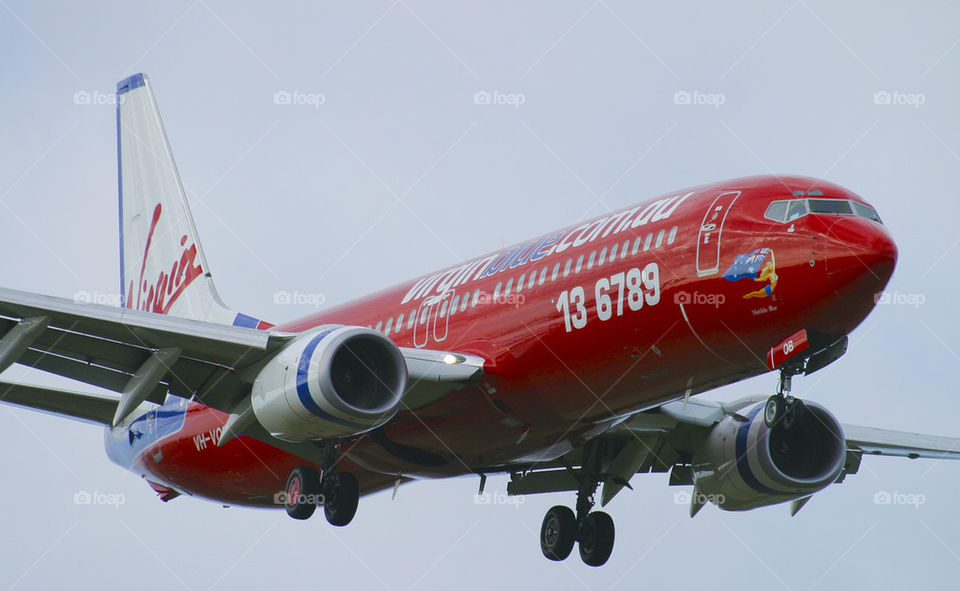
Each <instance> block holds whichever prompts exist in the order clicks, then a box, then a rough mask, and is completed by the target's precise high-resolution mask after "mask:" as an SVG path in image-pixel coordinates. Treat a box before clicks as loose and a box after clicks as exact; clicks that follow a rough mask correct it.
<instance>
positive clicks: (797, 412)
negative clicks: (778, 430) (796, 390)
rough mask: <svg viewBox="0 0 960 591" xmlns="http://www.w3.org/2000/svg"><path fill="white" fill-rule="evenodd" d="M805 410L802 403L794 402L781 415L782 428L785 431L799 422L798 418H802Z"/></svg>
mask: <svg viewBox="0 0 960 591" xmlns="http://www.w3.org/2000/svg"><path fill="white" fill-rule="evenodd" d="M805 411H806V409H805V408H804V406H803V402H801V401H799V400H794V401H793V404H791V405H790V406H789V407H787V410H786V412H785V413H784V415H783V426H784V428H786V429H790V428H792V427H793V426H794V425H796V424H797V422H798V421H799V420H800V417H802V416H803V413H804V412H805Z"/></svg>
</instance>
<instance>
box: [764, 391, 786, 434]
mask: <svg viewBox="0 0 960 591" xmlns="http://www.w3.org/2000/svg"><path fill="white" fill-rule="evenodd" d="M786 406H787V401H786V400H784V399H783V396H780V395H773V396H771V397H770V398H767V402H766V404H764V405H763V424H764V425H766V426H767V428H770V429H772V428H773V426H774V425H776V424H777V423H779V422H780V419H782V418H783V414H784V412H785V411H786Z"/></svg>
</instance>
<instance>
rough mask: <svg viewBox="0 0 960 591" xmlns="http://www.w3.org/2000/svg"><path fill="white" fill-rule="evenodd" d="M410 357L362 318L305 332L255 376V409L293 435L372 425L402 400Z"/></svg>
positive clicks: (285, 435) (266, 423) (263, 420)
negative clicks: (350, 323) (362, 324)
mask: <svg viewBox="0 0 960 591" xmlns="http://www.w3.org/2000/svg"><path fill="white" fill-rule="evenodd" d="M406 384H407V365H406V362H405V361H404V359H403V355H402V354H401V353H400V350H399V349H398V348H397V346H396V345H394V344H393V342H392V341H391V340H390V339H388V338H387V337H385V336H383V335H382V334H380V333H379V332H376V331H373V330H370V329H369V328H364V327H359V326H326V327H323V328H320V329H317V330H316V331H314V332H311V333H308V334H305V335H303V336H301V337H299V338H297V339H296V340H294V341H293V342H291V343H290V344H289V345H287V346H286V347H285V348H284V349H283V350H282V351H281V352H280V353H278V354H277V355H276V356H275V357H274V358H273V359H271V360H270V361H268V362H267V364H266V365H265V366H264V368H263V369H262V370H261V371H260V373H259V375H258V376H257V378H256V380H255V381H254V384H253V392H252V397H251V400H252V405H253V412H254V414H255V415H256V417H257V420H258V421H260V424H261V425H263V427H264V428H265V429H266V430H267V431H269V432H270V434H271V435H273V436H274V437H276V438H278V439H283V440H285V441H297V442H299V441H309V440H315V439H329V438H333V437H343V436H347V435H356V434H359V433H364V432H366V431H369V430H371V429H374V428H376V427H379V426H380V425H382V424H384V423H386V422H387V421H388V420H390V418H391V417H393V415H394V414H396V412H397V410H398V409H399V407H400V403H401V400H402V398H403V393H404V391H405V390H406Z"/></svg>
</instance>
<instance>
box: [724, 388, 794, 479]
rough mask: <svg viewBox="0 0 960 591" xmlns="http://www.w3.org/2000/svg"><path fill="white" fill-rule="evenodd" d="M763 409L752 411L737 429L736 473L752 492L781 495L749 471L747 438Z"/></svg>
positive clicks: (758, 407) (759, 407)
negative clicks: (751, 426)
mask: <svg viewBox="0 0 960 591" xmlns="http://www.w3.org/2000/svg"><path fill="white" fill-rule="evenodd" d="M763 407H764V405H762V404H761V405H759V406H757V408H755V409H753V410H752V411H751V412H750V414H748V415H747V418H748V419H749V420H747V421H744V423H743V424H742V425H740V428H739V429H737V443H736V448H735V449H736V453H737V471H738V472H739V473H740V478H741V479H743V482H744V483H745V484H746V485H747V486H749V487H750V488H752V489H753V490H755V491H757V492H760V493H765V494H771V495H781V494H783V493H782V492H780V491H776V490H773V489H772V488H769V487H767V486H764V485H763V484H761V483H760V481H759V480H757V477H756V476H754V475H753V472H752V471H751V470H750V461H749V454H748V453H747V436H748V435H749V434H750V425H752V424H753V421H754V419H755V418H756V416H757V414H758V413H759V412H760V411H761V410H763ZM768 436H769V435H768Z"/></svg>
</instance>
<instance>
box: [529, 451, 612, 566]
mask: <svg viewBox="0 0 960 591" xmlns="http://www.w3.org/2000/svg"><path fill="white" fill-rule="evenodd" d="M587 447H588V451H587V452H585V458H584V459H585V460H586V459H587V456H595V457H596V458H597V460H599V454H598V453H590V452H592V451H595V449H596V446H589V445H588V446H587ZM591 463H592V464H594V465H595V464H596V463H594V462H591ZM583 464H584V468H583V470H582V471H581V476H580V477H579V479H580V489H579V490H578V491H577V512H576V513H574V512H573V510H572V509H570V508H569V507H565V506H563V505H557V506H555V507H551V508H550V510H549V511H547V514H546V516H544V518H543V524H542V525H541V526H540V550H542V551H543V555H544V556H546V557H547V558H549V559H550V560H555V561H560V560H565V559H566V558H567V557H568V556H570V553H571V552H572V551H573V546H574V544H578V545H579V547H580V559H581V560H583V562H584V563H586V564H587V565H589V566H601V565H603V564H604V563H606V562H607V559H609V558H610V553H611V552H613V540H614V527H613V518H612V517H610V516H609V515H608V514H606V513H604V512H603V511H591V509H592V508H593V505H594V499H593V496H594V493H596V490H597V486H598V485H599V484H600V478H599V476H597V475H596V472H592V473H589V474H588V472H587V469H586V466H587V465H588V463H587V462H586V461H584V462H583Z"/></svg>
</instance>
